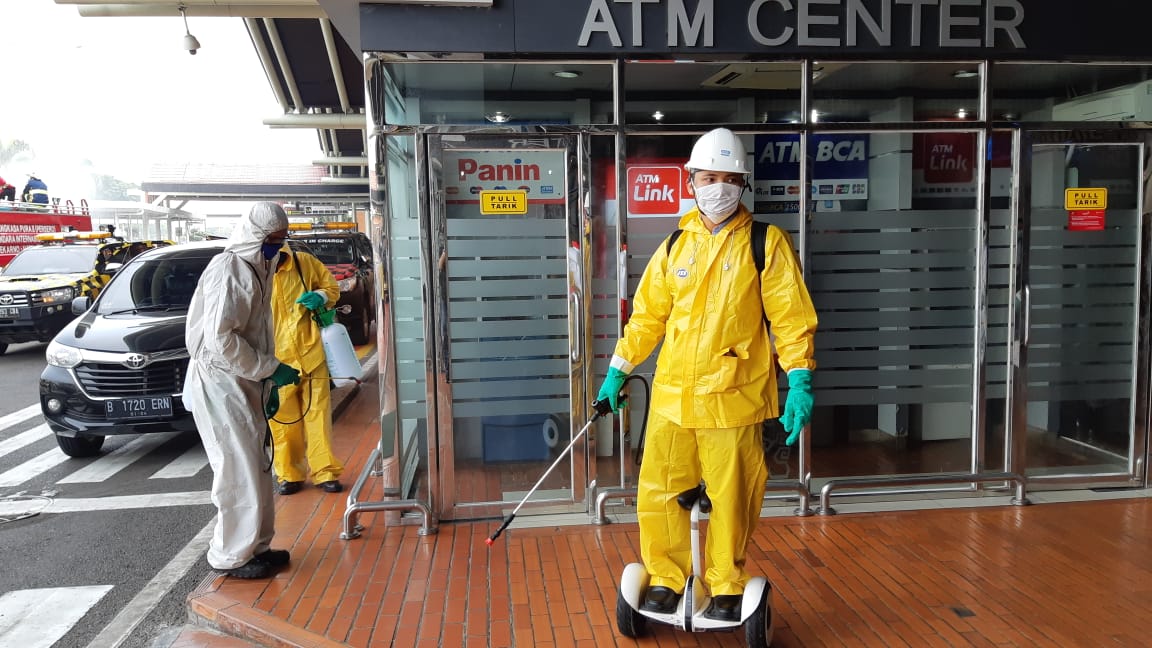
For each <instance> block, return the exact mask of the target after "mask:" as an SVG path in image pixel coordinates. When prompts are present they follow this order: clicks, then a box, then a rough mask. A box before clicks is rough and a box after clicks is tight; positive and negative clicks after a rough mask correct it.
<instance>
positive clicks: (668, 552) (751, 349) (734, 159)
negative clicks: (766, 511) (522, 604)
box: [597, 128, 817, 621]
mask: <svg viewBox="0 0 1152 648" xmlns="http://www.w3.org/2000/svg"><path fill="white" fill-rule="evenodd" d="M685 168H686V169H687V170H688V172H689V177H688V182H687V191H688V193H689V194H690V195H692V196H694V197H695V200H696V207H695V208H693V209H691V210H689V211H688V213H686V214H684V216H683V217H681V219H680V229H681V230H682V231H683V233H682V235H681V236H680V237H679V238H678V239H677V240H676V241H675V242H674V244H673V246H672V248H671V251H670V252H669V251H668V250H667V243H665V244H662V245H660V247H658V248H657V249H656V252H655V253H654V254H653V255H652V258H651V259H650V260H649V262H648V267H647V268H646V269H645V271H644V275H643V277H641V279H640V284H639V286H638V287H637V288H636V294H635V296H634V298H633V302H632V307H633V311H632V316H631V317H630V319H629V320H628V324H627V325H626V326H625V328H624V336H623V337H622V338H621V339H620V340H619V341H618V342H617V344H616V349H615V352H614V354H613V356H612V361H611V364H610V367H609V370H608V375H607V377H606V378H605V380H604V383H603V385H602V386H601V388H600V392H599V396H598V397H597V398H598V399H599V400H604V399H608V400H609V401H610V402H611V405H612V409H613V411H615V410H616V409H617V407H618V405H619V403H618V401H617V394H618V393H619V391H620V389H621V387H622V386H623V384H624V380H625V378H626V377H627V375H628V373H629V372H631V371H632V369H633V368H634V367H635V366H636V365H638V364H640V363H642V362H644V360H645V359H646V358H647V357H648V355H649V354H650V353H652V350H653V349H654V348H655V347H656V345H657V344H658V343H659V342H660V341H661V339H663V342H664V345H663V347H662V349H661V351H660V355H659V358H658V360H657V364H656V375H655V377H654V380H653V385H652V402H651V405H650V407H649V414H648V428H647V431H646V441H645V447H644V457H643V461H642V463H641V466H640V476H639V481H638V484H637V487H638V493H637V503H636V515H637V518H638V521H639V525H640V550H641V555H642V558H643V560H644V565H645V567H646V569H647V571H648V575H649V587H648V591H647V592H646V593H645V597H644V600H643V603H642V606H641V607H642V609H644V610H648V611H652V612H658V613H671V612H674V611H675V610H676V607H677V604H678V602H679V600H680V596H681V595H682V594H683V592H684V586H685V583H686V581H687V577H688V575H689V574H690V573H691V544H690V542H691V540H690V529H689V513H688V511H686V510H684V509H683V508H682V507H681V506H680V505H679V504H678V502H677V496H678V495H680V494H681V493H684V492H685V491H689V490H691V489H693V488H694V487H696V486H697V485H698V484H699V483H700V480H701V479H703V481H704V483H705V486H706V489H707V495H708V497H709V498H710V499H711V503H712V511H711V514H710V517H709V525H708V534H707V542H706V547H705V553H706V564H707V569H706V572H705V574H704V575H703V576H704V581H705V582H706V583H707V585H708V588H709V590H710V591H711V595H712V597H713V598H712V602H711V604H710V605H709V607H708V609H707V610H705V614H706V615H707V616H708V617H710V618H713V619H718V620H722V621H739V620H740V619H741V609H740V607H741V606H740V599H741V594H742V593H743V592H744V587H745V585H746V584H747V583H748V580H749V575H748V572H747V571H745V568H744V563H745V549H746V547H747V544H748V541H749V539H750V538H751V537H752V532H753V530H754V529H755V525H756V522H757V520H758V519H759V517H760V508H761V503H762V499H763V497H764V486H765V481H766V480H767V478H768V469H767V467H766V465H765V463H764V452H763V450H762V447H761V428H762V423H763V421H764V420H765V419H769V418H774V417H776V416H777V415H778V414H777V413H778V411H779V410H778V404H777V397H776V393H777V391H776V389H777V388H776V365H775V362H774V361H773V353H772V344H771V342H770V341H769V331H768V327H767V326H766V325H765V318H767V321H768V322H771V330H772V333H773V334H774V335H775V344H776V349H777V353H778V356H779V362H780V366H781V367H782V368H783V369H784V370H785V371H787V372H788V383H789V391H788V399H787V401H786V405H785V408H784V414H783V416H782V417H781V423H783V425H784V427H785V429H786V430H787V431H788V433H789V438H788V440H787V443H788V444H789V445H791V444H793V443H795V442H796V438H797V437H798V436H799V434H800V431H801V429H803V428H804V426H805V425H806V424H807V423H808V420H809V419H810V418H811V413H812V395H811V388H810V384H811V371H812V370H813V369H814V368H815V362H814V361H813V359H812V356H813V336H814V333H815V331H816V323H817V322H816V312H815V309H814V308H813V306H812V301H811V299H810V298H809V296H808V290H807V288H806V287H805V285H804V280H803V277H802V275H801V270H800V264H799V262H798V260H797V258H796V255H795V252H794V251H793V249H792V247H791V245H790V243H789V239H788V237H787V235H786V234H785V233H784V232H783V231H782V230H780V229H779V228H776V227H769V228H768V232H767V235H766V238H765V247H764V252H765V253H764V258H765V260H764V270H763V272H762V273H761V275H760V277H759V278H757V276H756V263H755V260H754V256H753V252H752V245H751V239H750V235H751V231H752V215H751V214H750V213H749V211H748V210H747V208H745V207H744V206H743V205H742V204H741V203H740V196H741V194H742V193H743V191H744V189H745V188H747V184H748V158H747V155H746V153H745V150H744V146H743V144H742V143H741V142H740V140H739V138H737V137H736V136H735V135H734V134H733V133H732V132H731V131H729V130H727V129H723V128H719V129H716V130H713V131H710V132H708V133H706V134H705V135H703V136H702V137H701V138H700V139H699V140H697V142H696V144H695V146H694V147H693V149H692V155H691V158H690V159H689V160H688V163H687V164H686V165H685Z"/></svg>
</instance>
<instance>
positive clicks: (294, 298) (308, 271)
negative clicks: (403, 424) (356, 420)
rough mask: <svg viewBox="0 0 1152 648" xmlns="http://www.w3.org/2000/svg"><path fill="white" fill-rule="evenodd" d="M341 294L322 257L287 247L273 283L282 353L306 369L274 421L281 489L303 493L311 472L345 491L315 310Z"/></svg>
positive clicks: (284, 392) (283, 396)
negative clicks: (302, 488) (303, 487)
mask: <svg viewBox="0 0 1152 648" xmlns="http://www.w3.org/2000/svg"><path fill="white" fill-rule="evenodd" d="M339 298H340V289H339V287H338V286H337V285H336V280H335V279H333V278H332V273H331V272H329V271H328V268H326V267H324V264H323V263H321V262H320V260H319V259H317V258H316V257H314V256H312V255H311V254H309V253H307V252H303V251H294V250H291V249H290V248H288V247H287V246H285V247H284V249H283V250H281V252H280V263H279V265H278V267H277V268H276V276H275V277H274V279H273V283H272V317H273V320H274V321H275V322H276V357H277V358H280V359H282V360H284V361H285V362H287V363H288V364H290V365H292V366H294V367H299V368H300V378H301V381H300V384H299V385H287V386H285V387H281V388H280V392H279V399H280V407H279V409H278V410H277V411H276V414H275V416H274V417H272V418H270V419H269V421H268V422H269V424H270V427H271V428H272V443H273V455H272V467H273V469H274V470H275V471H276V478H277V479H278V481H277V482H276V492H278V493H280V494H281V495H292V494H293V493H297V492H299V491H300V488H301V486H302V485H303V483H304V478H305V477H306V476H309V470H311V475H310V476H311V478H312V483H313V484H315V485H316V486H318V487H320V488H322V489H323V490H324V491H326V492H329V493H339V492H340V491H342V490H344V487H343V486H342V485H341V484H340V481H339V478H340V473H342V472H343V471H344V464H343V463H341V462H340V460H339V459H337V458H336V456H335V455H334V454H332V439H331V434H332V399H331V396H332V393H331V388H330V386H329V375H328V365H327V364H326V363H325V360H324V347H323V344H322V343H321V341H320V326H319V324H317V323H316V322H314V321H313V320H312V312H313V311H317V310H321V309H323V308H325V307H329V308H330V307H331V306H332V305H334V304H335V303H336V300H337V299H339Z"/></svg>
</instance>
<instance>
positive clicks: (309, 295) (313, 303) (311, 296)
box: [296, 290, 328, 311]
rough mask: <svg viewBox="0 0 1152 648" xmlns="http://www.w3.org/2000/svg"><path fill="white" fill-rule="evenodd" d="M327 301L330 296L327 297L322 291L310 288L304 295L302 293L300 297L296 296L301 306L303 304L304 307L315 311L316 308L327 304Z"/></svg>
mask: <svg viewBox="0 0 1152 648" xmlns="http://www.w3.org/2000/svg"><path fill="white" fill-rule="evenodd" d="M327 302H328V298H327V297H325V296H324V295H321V294H320V293H318V292H316V291H315V290H309V291H308V292H306V293H304V294H303V295H300V296H299V297H297V298H296V303H297V304H300V305H301V306H303V307H304V308H307V309H308V310H310V311H314V310H316V309H319V308H323V307H324V304H326V303H327Z"/></svg>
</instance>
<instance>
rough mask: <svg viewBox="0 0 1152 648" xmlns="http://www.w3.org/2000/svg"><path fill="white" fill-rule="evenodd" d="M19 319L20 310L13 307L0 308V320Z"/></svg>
mask: <svg viewBox="0 0 1152 648" xmlns="http://www.w3.org/2000/svg"><path fill="white" fill-rule="evenodd" d="M17 317H20V309H19V308H16V307H15V306H0V319H16V318H17Z"/></svg>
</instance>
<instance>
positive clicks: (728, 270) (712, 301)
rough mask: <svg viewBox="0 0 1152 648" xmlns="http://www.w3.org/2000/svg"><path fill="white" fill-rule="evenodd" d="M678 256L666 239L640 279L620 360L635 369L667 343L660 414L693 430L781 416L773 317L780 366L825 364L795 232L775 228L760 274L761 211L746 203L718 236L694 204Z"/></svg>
mask: <svg viewBox="0 0 1152 648" xmlns="http://www.w3.org/2000/svg"><path fill="white" fill-rule="evenodd" d="M680 229H682V230H684V232H683V234H682V235H681V236H680V238H679V240H678V241H677V242H676V244H675V245H674V246H672V251H671V254H670V255H669V253H668V252H667V251H666V246H665V245H660V247H658V248H657V249H656V252H655V253H654V254H653V255H652V258H651V259H650V260H649V261H648V266H647V268H646V269H645V270H644V275H643V276H642V277H641V279H640V285H639V286H638V287H637V289H636V294H635V296H634V298H633V304H632V306H633V312H632V316H631V318H630V319H629V320H628V324H627V326H625V327H624V336H623V337H622V338H621V339H620V341H619V342H617V344H616V350H615V355H614V357H613V358H612V366H613V367H616V368H618V369H620V370H622V371H624V372H625V373H629V372H631V371H632V369H633V368H634V367H635V366H636V365H638V364H640V363H642V362H644V360H645V359H646V358H647V357H648V355H649V354H651V353H652V350H653V349H654V348H655V347H656V344H657V343H659V342H660V340H661V339H663V340H664V344H663V347H662V348H661V350H660V355H659V357H658V358H657V361H656V376H655V380H654V381H653V385H652V405H651V407H652V411H655V412H657V413H658V414H660V415H661V416H663V417H665V418H667V419H668V420H670V421H672V422H674V423H676V424H678V425H680V426H681V427H685V428H728V427H739V426H744V425H753V424H756V423H759V422H761V421H763V420H764V419H767V418H772V417H776V416H779V404H778V402H777V400H778V399H777V393H776V367H775V363H774V361H773V354H772V343H771V341H770V339H769V336H768V331H767V328H766V327H765V325H764V319H763V318H764V317H767V319H768V321H769V322H771V326H772V333H773V334H774V335H775V337H776V341H775V343H776V352H777V355H778V356H779V360H780V366H781V367H782V368H783V369H784V370H785V371H791V370H792V369H809V370H811V369H815V367H816V362H815V361H814V360H813V353H814V347H813V335H814V333H815V332H816V325H817V319H816V309H815V308H814V307H813V306H812V300H811V298H810V297H809V295H808V289H807V288H806V287H805V285H804V279H803V276H802V274H801V271H800V264H799V262H798V260H797V259H796V254H795V252H794V251H793V249H792V246H791V243H790V241H789V239H788V236H787V234H786V233H785V232H783V231H782V230H781V229H779V228H777V227H769V228H768V235H767V239H766V241H765V247H764V259H765V262H764V272H763V274H762V276H761V277H760V278H759V279H757V277H756V264H755V261H754V260H753V258H752V245H751V241H750V239H749V237H750V235H751V232H752V215H751V214H750V213H749V212H748V210H747V209H746V208H745V207H744V206H743V205H741V206H740V209H739V210H738V211H737V212H736V214H734V215H733V216H732V218H731V219H729V222H728V223H727V224H725V226H724V228H723V229H722V230H721V231H720V232H719V233H717V234H712V233H711V232H709V231H707V230H706V229H705V226H704V223H703V221H701V219H700V212H699V211H698V210H697V209H696V208H693V209H692V210H690V211H689V212H688V213H686V214H685V215H684V216H683V217H681V219H680Z"/></svg>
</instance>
